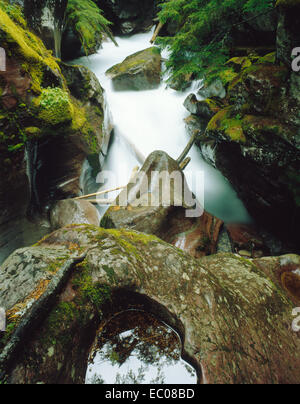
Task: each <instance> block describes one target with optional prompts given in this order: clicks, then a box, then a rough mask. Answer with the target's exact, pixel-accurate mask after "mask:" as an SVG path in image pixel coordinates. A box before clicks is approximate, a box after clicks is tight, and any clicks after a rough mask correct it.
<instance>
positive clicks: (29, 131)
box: [25, 126, 42, 139]
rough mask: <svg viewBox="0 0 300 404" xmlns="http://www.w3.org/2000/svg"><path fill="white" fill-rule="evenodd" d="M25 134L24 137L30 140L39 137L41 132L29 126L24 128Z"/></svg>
mask: <svg viewBox="0 0 300 404" xmlns="http://www.w3.org/2000/svg"><path fill="white" fill-rule="evenodd" d="M25 133H26V136H27V137H28V139H30V138H35V137H39V136H40V135H41V133H42V130H41V129H40V128H36V127H34V126H31V127H28V128H25Z"/></svg>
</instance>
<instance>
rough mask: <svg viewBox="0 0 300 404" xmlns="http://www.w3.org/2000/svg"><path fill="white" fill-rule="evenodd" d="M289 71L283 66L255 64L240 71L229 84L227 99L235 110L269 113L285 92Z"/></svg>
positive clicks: (276, 109) (272, 111)
mask: <svg viewBox="0 0 300 404" xmlns="http://www.w3.org/2000/svg"><path fill="white" fill-rule="evenodd" d="M289 73H290V72H289V71H288V69H286V68H285V67H284V66H278V65H270V64H255V65H253V66H251V67H249V68H247V69H245V70H243V72H242V73H240V75H239V76H237V78H236V79H235V80H233V82H232V83H231V84H230V85H229V88H228V99H229V102H230V104H234V105H235V108H236V110H242V109H243V110H244V111H245V110H248V111H249V112H253V113H258V114H264V115H271V114H274V113H276V112H277V111H278V109H279V105H278V102H279V101H280V100H281V99H283V98H284V95H285V94H286V82H287V80H288V77H289Z"/></svg>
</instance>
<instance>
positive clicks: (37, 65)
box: [0, 8, 60, 93]
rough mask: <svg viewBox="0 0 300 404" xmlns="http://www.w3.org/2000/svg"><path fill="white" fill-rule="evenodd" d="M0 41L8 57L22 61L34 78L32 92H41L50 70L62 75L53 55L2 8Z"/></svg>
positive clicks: (25, 68) (24, 67) (0, 12)
mask: <svg viewBox="0 0 300 404" xmlns="http://www.w3.org/2000/svg"><path fill="white" fill-rule="evenodd" d="M0 39H1V44H2V46H3V47H4V48H5V49H6V51H7V55H8V56H9V57H10V56H11V57H14V58H17V59H19V60H20V62H21V64H22V63H23V64H22V67H23V69H24V70H25V71H26V72H28V73H29V75H30V77H31V78H32V90H33V91H34V92H37V93H40V92H41V82H42V79H43V76H44V73H45V72H46V70H48V69H49V68H50V69H51V70H52V71H53V72H56V73H57V74H59V73H60V68H59V66H58V64H57V62H56V59H55V58H54V57H53V56H52V53H51V52H50V51H48V50H47V49H46V48H45V46H44V44H43V42H42V41H41V40H40V39H39V38H38V37H37V36H36V35H34V34H33V33H32V32H30V31H29V30H28V29H27V28H25V27H24V25H22V24H21V25H20V24H18V23H16V21H14V20H12V19H11V18H10V17H9V15H8V14H6V12H5V11H3V9H1V8H0Z"/></svg>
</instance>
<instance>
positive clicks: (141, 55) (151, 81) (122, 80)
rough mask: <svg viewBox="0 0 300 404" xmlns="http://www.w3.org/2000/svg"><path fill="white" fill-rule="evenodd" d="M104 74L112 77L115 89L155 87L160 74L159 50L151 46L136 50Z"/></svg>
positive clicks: (148, 88) (149, 88)
mask: <svg viewBox="0 0 300 404" xmlns="http://www.w3.org/2000/svg"><path fill="white" fill-rule="evenodd" d="M106 75H107V76H108V77H110V78H111V79H112V82H113V86H114V89H115V90H116V91H131V90H134V91H143V90H151V89H154V88H157V87H158V86H159V84H160V75H161V55H160V51H159V49H158V48H155V47H152V48H148V49H145V50H143V51H140V52H137V53H135V54H134V55H131V56H128V57H127V58H126V59H125V60H124V61H123V62H122V63H120V64H118V65H116V66H113V67H112V68H110V69H109V70H108V71H107V72H106Z"/></svg>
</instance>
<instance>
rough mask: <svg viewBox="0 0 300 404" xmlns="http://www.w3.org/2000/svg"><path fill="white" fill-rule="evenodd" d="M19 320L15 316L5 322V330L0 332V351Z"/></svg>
mask: <svg viewBox="0 0 300 404" xmlns="http://www.w3.org/2000/svg"><path fill="white" fill-rule="evenodd" d="M19 322H20V320H19V319H17V318H14V319H10V318H8V319H7V324H6V331H5V332H3V333H2V332H0V352H1V351H2V350H3V348H4V347H5V346H6V344H7V343H8V342H9V340H10V339H11V337H12V335H13V333H14V332H15V330H16V329H17V327H18V325H19Z"/></svg>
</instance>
